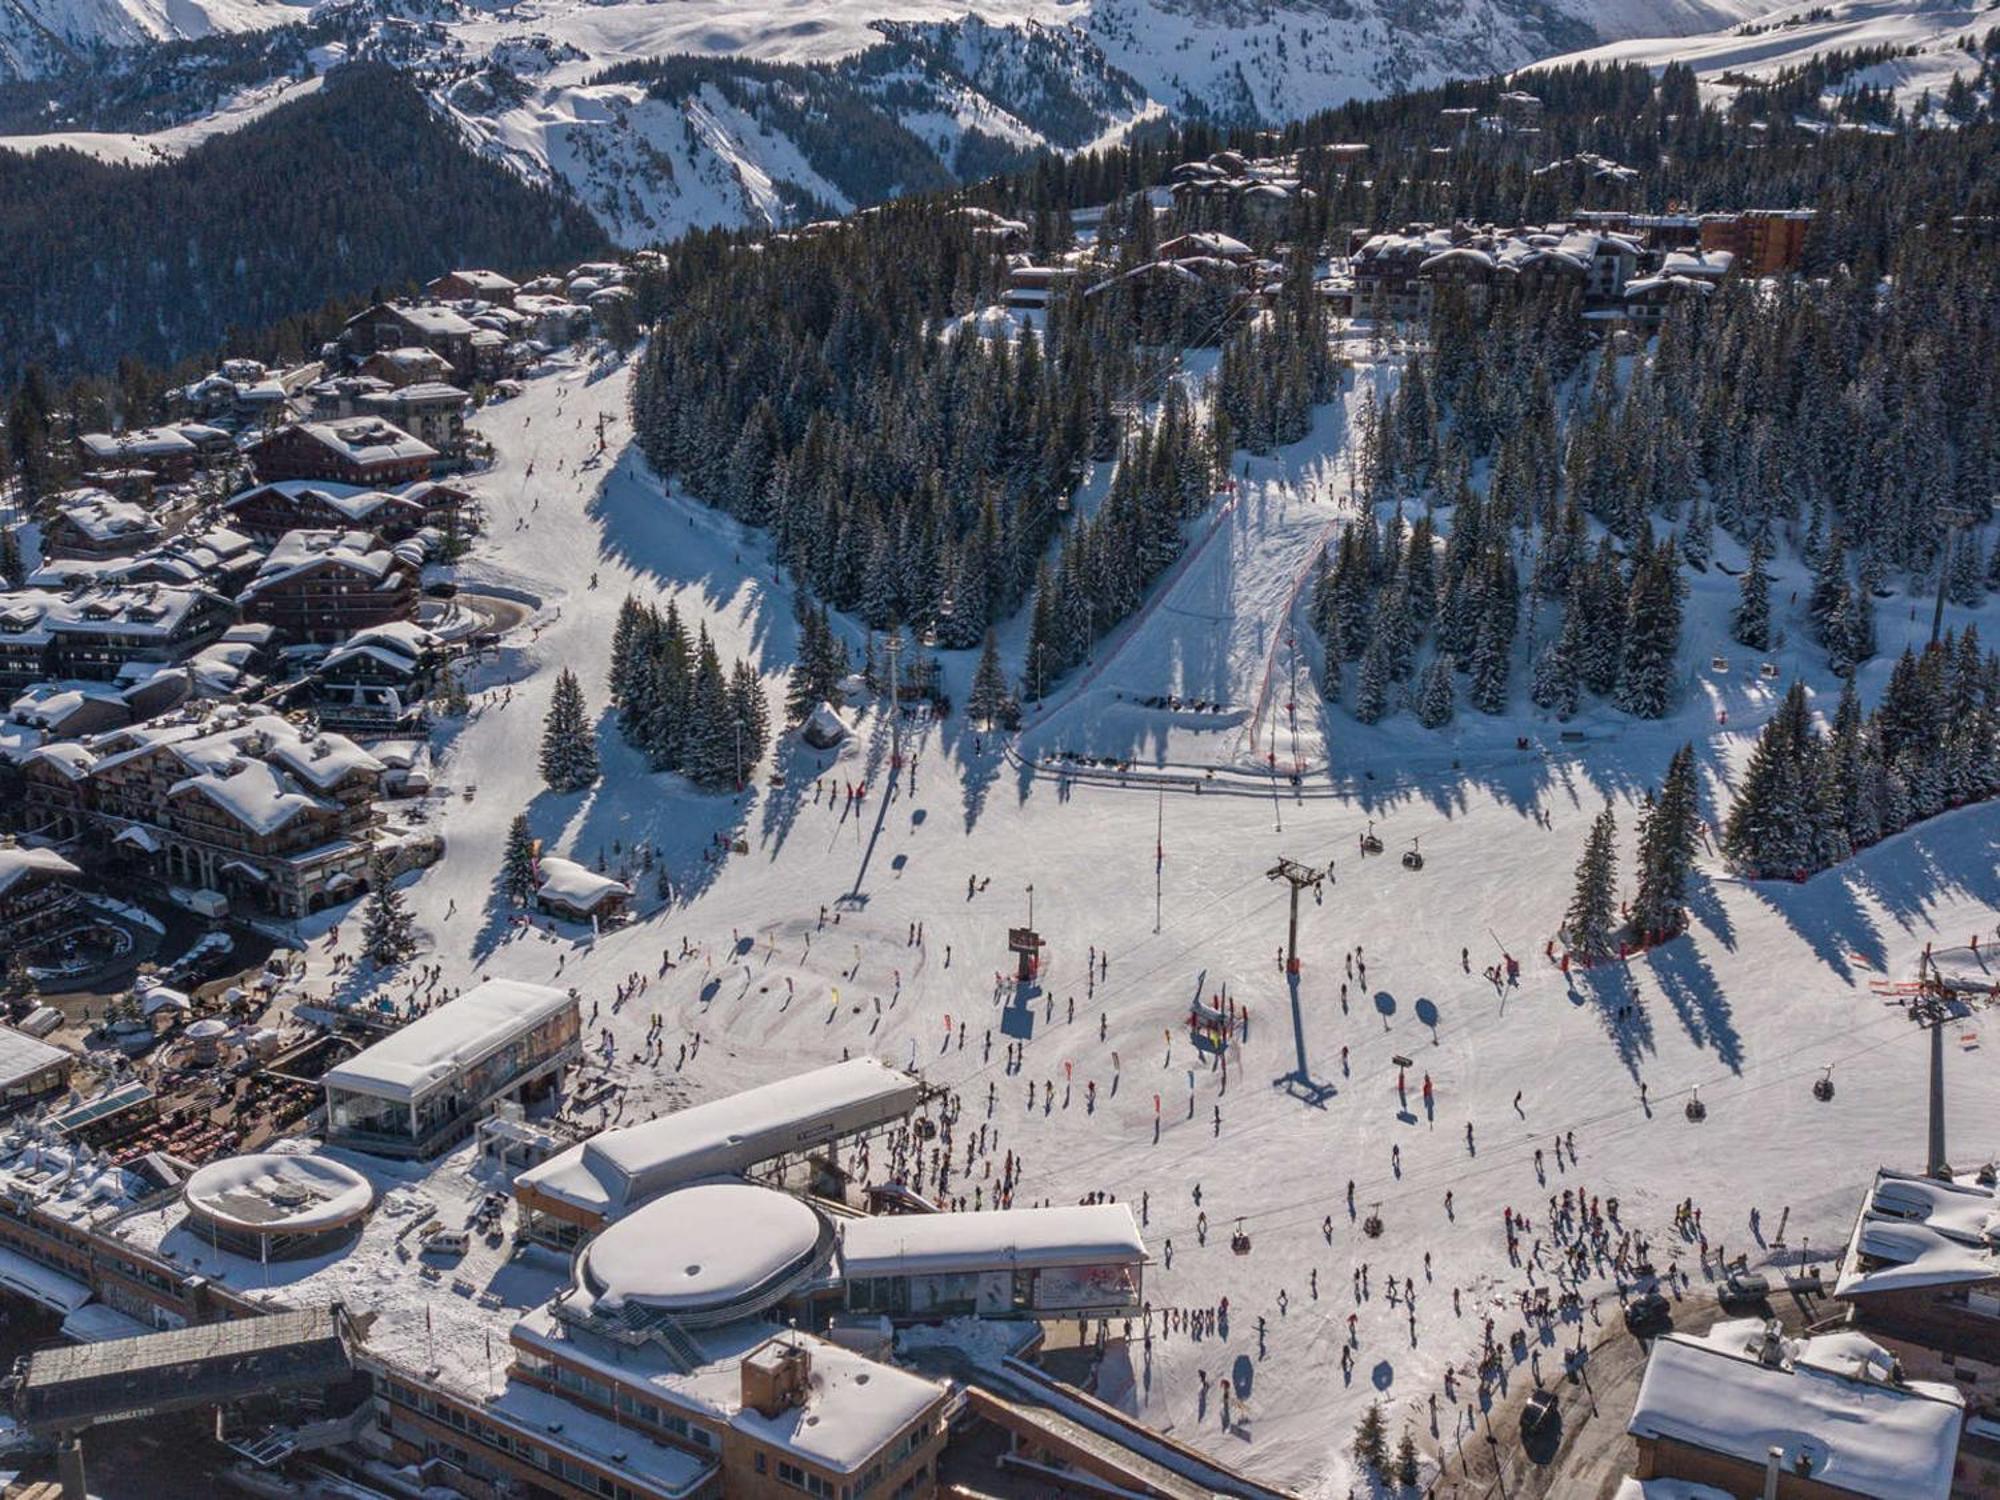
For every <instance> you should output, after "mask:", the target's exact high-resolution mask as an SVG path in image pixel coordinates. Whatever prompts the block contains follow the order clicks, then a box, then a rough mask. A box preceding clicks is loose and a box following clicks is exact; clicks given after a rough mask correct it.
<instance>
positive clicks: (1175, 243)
mask: <svg viewBox="0 0 2000 1500" xmlns="http://www.w3.org/2000/svg"><path fill="white" fill-rule="evenodd" d="M1249 253H1250V247H1249V246H1248V245H1246V244H1244V243H1243V241H1241V240H1239V239H1237V238H1236V237H1235V236H1234V235H1227V234H1218V233H1217V232H1216V231H1214V230H1211V229H1197V230H1194V231H1192V232H1191V233H1188V234H1183V235H1178V236H1176V237H1175V238H1173V239H1170V240H1167V241H1165V242H1164V243H1163V244H1161V246H1160V255H1161V257H1162V258H1164V259H1167V260H1184V259H1186V258H1187V257H1188V256H1190V255H1208V256H1219V257H1221V258H1222V259H1225V260H1227V259H1229V258H1230V257H1231V256H1237V255H1248V254H1249Z"/></svg>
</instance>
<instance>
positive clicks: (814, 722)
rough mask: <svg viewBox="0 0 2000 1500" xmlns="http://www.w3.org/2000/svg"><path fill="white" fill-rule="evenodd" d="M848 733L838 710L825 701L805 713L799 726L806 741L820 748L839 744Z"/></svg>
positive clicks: (845, 723)
mask: <svg viewBox="0 0 2000 1500" xmlns="http://www.w3.org/2000/svg"><path fill="white" fill-rule="evenodd" d="M848 733H849V730H848V727H847V721H846V720H845V719H843V718H841V716H840V711H839V710H838V709H836V708H835V707H834V706H833V705H832V704H831V703H826V702H822V703H821V704H820V705H819V706H818V707H817V708H815V709H814V710H813V711H812V712H811V713H809V714H807V715H806V720H805V722H804V723H803V724H801V725H800V726H799V734H800V736H801V737H802V738H803V739H804V740H805V741H806V743H807V744H809V745H817V746H819V747H820V748H821V749H825V748H827V747H828V746H830V745H837V744H839V743H840V742H841V741H842V740H844V739H846V738H847V736H848Z"/></svg>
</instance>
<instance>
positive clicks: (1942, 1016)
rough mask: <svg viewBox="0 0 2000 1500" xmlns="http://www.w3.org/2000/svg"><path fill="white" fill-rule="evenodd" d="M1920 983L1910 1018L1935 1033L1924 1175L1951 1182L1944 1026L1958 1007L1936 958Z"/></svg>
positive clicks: (1919, 978)
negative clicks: (1946, 1128)
mask: <svg viewBox="0 0 2000 1500" xmlns="http://www.w3.org/2000/svg"><path fill="white" fill-rule="evenodd" d="M1918 983H1919V986H1920V988H1919V989H1918V992H1917V995H1916V997H1915V998H1914V999H1912V1000H1911V1001H1910V1019H1911V1020H1912V1021H1915V1022H1916V1023H1917V1024H1918V1025H1919V1026H1924V1027H1928V1028H1929V1029H1930V1034H1931V1077H1930V1138H1929V1140H1928V1142H1927V1143H1926V1149H1925V1152H1924V1175H1925V1176H1926V1177H1932V1178H1935V1179H1937V1180H1938V1181H1939V1182H1949V1181H1951V1163H1950V1162H1949V1160H1947V1158H1946V1156H1945V1143H1944V1027H1945V1022H1947V1021H1949V1020H1951V1019H1952V1018H1953V1013H1954V1010H1955V1007H1954V1006H1953V1004H1952V1002H1951V996H1950V991H1949V990H1947V989H1946V988H1945V984H1944V978H1943V976H1942V975H1940V974H1939V973H1938V971H1937V963H1936V961H1935V960H1932V961H1931V964H1930V973H1929V975H1928V976H1925V975H1919V976H1918Z"/></svg>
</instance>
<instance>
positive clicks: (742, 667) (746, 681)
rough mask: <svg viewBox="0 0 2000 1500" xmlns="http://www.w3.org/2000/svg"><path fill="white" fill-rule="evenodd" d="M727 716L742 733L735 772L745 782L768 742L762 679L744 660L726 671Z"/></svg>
mask: <svg viewBox="0 0 2000 1500" xmlns="http://www.w3.org/2000/svg"><path fill="white" fill-rule="evenodd" d="M729 718H730V723H731V726H732V727H733V728H734V729H735V730H736V731H738V732H739V733H741V735H742V737H743V739H742V756H741V761H740V764H739V772H740V775H741V777H742V778H743V780H744V781H746V782H747V781H748V780H749V778H750V775H751V773H752V772H753V771H754V770H755V769H756V768H757V763H758V762H759V761H761V760H762V759H763V758H764V750H765V748H766V747H767V746H768V745H769V744H770V742H771V704H770V700H769V699H767V698H766V697H765V696H764V682H763V679H762V678H760V677H759V676H758V675H757V669H756V668H755V667H753V666H751V665H750V663H749V662H747V661H742V660H739V661H738V662H737V663H736V665H735V666H734V667H732V668H731V669H730V672H729Z"/></svg>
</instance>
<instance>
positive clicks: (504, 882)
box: [500, 813, 539, 906]
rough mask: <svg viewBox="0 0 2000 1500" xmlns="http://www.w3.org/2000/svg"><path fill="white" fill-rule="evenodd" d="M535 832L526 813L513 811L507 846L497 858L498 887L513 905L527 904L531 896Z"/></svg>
mask: <svg viewBox="0 0 2000 1500" xmlns="http://www.w3.org/2000/svg"><path fill="white" fill-rule="evenodd" d="M538 883H539V882H538V881H537V880H536V879H535V835H534V833H533V831H532V830H531V829H530V828H529V827H528V815H527V814H526V813H516V814H515V815H514V821H513V822H512V823H510V824H509V825H508V826H507V849H506V852H505V853H504V854H503V855H502V856H501V861H500V889H501V890H502V891H504V892H505V893H506V896H507V899H508V900H509V901H511V902H513V903H514V904H515V905H516V906H526V905H527V904H528V902H529V901H530V900H532V899H533V898H534V894H535V887H536V885H537V884H538Z"/></svg>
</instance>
